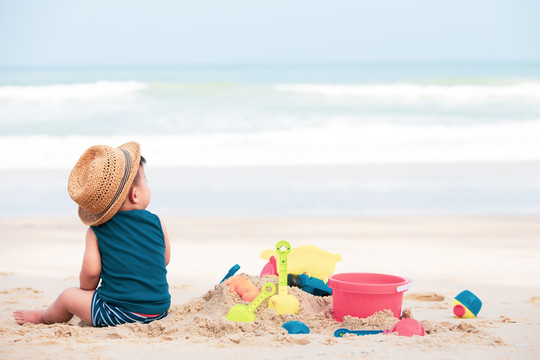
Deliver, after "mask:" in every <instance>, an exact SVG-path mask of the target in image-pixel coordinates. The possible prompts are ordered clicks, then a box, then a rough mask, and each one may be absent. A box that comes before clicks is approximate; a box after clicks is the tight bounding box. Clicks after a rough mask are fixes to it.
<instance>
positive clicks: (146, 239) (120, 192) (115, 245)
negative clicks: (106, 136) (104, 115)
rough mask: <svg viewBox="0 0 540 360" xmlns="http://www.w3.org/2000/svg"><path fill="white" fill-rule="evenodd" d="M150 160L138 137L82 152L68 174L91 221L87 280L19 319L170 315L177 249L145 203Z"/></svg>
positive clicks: (93, 320) (118, 320) (94, 321)
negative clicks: (171, 278) (170, 267)
mask: <svg viewBox="0 0 540 360" xmlns="http://www.w3.org/2000/svg"><path fill="white" fill-rule="evenodd" d="M145 163H146V161H145V159H144V157H142V156H141V151H140V146H139V144H137V143H135V142H129V143H126V144H123V145H121V146H120V147H118V148H112V147H109V146H105V145H96V146H92V147H91V148H89V149H88V150H86V151H85V153H84V154H83V155H82V156H81V158H80V159H79V161H78V162H77V164H76V165H75V167H74V168H73V170H72V171H71V174H70V176H69V181H68V192H69V195H70V196H71V198H72V199H73V200H74V201H75V202H76V203H77V204H78V205H79V217H80V218H81V220H82V222H83V223H84V224H86V225H88V226H89V228H88V230H87V232H86V249H85V252H84V257H83V262H82V268H81V273H80V277H79V281H80V287H74V288H69V289H66V290H64V291H63V292H62V293H61V294H60V295H59V296H58V298H57V299H56V301H54V302H53V303H52V305H50V306H49V307H48V308H46V309H45V310H16V311H14V312H13V317H14V318H15V320H16V321H17V322H18V323H19V324H24V323H27V322H30V323H34V324H39V323H43V324H53V323H59V322H67V321H69V320H70V319H71V318H72V317H73V315H76V316H78V317H79V318H81V319H82V320H84V321H85V322H86V323H88V324H91V325H93V326H114V325H119V324H125V323H132V322H141V323H148V322H151V321H154V320H157V319H161V318H163V317H165V316H166V315H167V311H168V310H169V306H170V301H171V296H170V294H169V285H168V283H167V269H166V266H167V265H168V264H169V259H170V256H171V249H170V244H169V237H168V235H167V231H166V230H165V227H164V226H163V224H162V223H161V221H160V219H159V218H158V217H157V216H156V215H154V214H152V213H150V212H149V211H147V210H145V209H146V207H147V206H148V204H149V203H150V188H149V187H148V185H147V183H146V176H145V173H144V164H145ZM100 280H101V284H100ZM98 285H99V287H98Z"/></svg>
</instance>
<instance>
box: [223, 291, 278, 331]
mask: <svg viewBox="0 0 540 360" xmlns="http://www.w3.org/2000/svg"><path fill="white" fill-rule="evenodd" d="M268 288H270V290H268ZM274 292H276V285H274V284H272V283H271V282H267V283H265V284H264V285H263V287H262V289H261V292H260V293H259V295H257V297H256V298H255V299H253V301H252V302H250V303H249V305H247V306H246V305H240V304H238V305H234V306H233V307H232V308H231V310H229V313H228V314H227V319H228V320H231V321H241V322H252V321H253V320H255V309H256V308H257V307H258V306H259V305H261V303H262V302H263V301H264V300H265V299H266V298H267V297H269V296H270V295H272V294H274Z"/></svg>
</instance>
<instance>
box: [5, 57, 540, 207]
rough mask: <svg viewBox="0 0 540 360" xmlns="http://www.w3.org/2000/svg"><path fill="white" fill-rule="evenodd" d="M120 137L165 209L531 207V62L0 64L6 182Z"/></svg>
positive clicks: (534, 197) (536, 117)
mask: <svg viewBox="0 0 540 360" xmlns="http://www.w3.org/2000/svg"><path fill="white" fill-rule="evenodd" d="M130 140H135V141H138V142H139V143H141V145H142V149H143V154H144V155H145V156H146V157H147V158H148V160H149V166H150V164H151V166H152V167H154V168H155V169H156V173H160V174H162V175H161V176H160V177H158V178H159V179H160V180H159V182H158V184H157V185H160V186H161V187H162V188H164V189H166V190H167V194H175V196H172V197H171V196H162V200H163V201H162V200H159V199H160V197H159V196H158V198H157V200H158V205H159V204H162V205H163V206H164V207H166V208H167V209H169V210H170V212H171V213H181V214H192V213H194V214H203V215H206V214H216V215H220V214H233V215H245V214H255V215H256V214H262V215H266V214H270V215H280V214H284V215H305V214H314V215H333V214H334V215H343V214H345V215H356V214H394V213H399V214H402V213H405V214H409V213H411V214H414V213H467V212H473V213H537V212H540V204H539V203H540V196H538V195H539V194H540V190H539V186H538V181H533V180H532V179H531V177H534V176H536V175H537V172H538V164H539V162H538V161H539V160H540V141H539V140H540V63H364V64H361V63H360V64H289V65H242V64H238V65H182V66H139V67H133V66H131V67H129V66H126V67H107V66H99V67H84V68H81V67H79V68H75V67H53V68H2V69H0V154H2V161H1V162H0V170H1V171H2V172H3V174H4V175H5V176H4V179H11V180H10V181H11V183H10V184H11V186H14V187H17V186H21V185H20V184H21V183H22V182H21V180H20V179H21V176H22V175H21V174H25V173H27V172H28V171H38V170H39V171H41V174H42V175H41V176H42V177H43V176H44V178H47V176H45V175H43V174H57V173H58V174H59V172H60V173H61V174H62V175H61V176H60V175H58V176H60V177H65V174H66V172H67V173H68V172H69V169H70V168H71V167H72V166H73V164H74V163H75V161H76V160H77V158H78V157H79V156H80V154H82V152H83V151H84V150H85V149H86V148H87V147H89V146H91V145H94V144H109V145H114V146H118V145H120V144H121V143H123V142H125V141H130ZM473 165H474V166H473ZM158 169H159V170H158ZM182 169H183V170H182ZM347 169H348V170H347ZM437 169H438V170H437ZM479 169H480V170H479ZM481 169H483V170H481ZM437 171H438V172H437ZM55 172H56V173H55ZM510 172H512V173H510ZM205 174H206V176H209V178H210V180H209V179H208V178H207V177H205ZM188 175H189V176H188ZM50 176H52V178H54V179H52V178H51V179H50V181H49V182H50V185H51V186H53V185H52V184H54V183H56V182H58V181H59V179H56V178H55V176H57V175H50ZM190 177H191V178H192V179H197V181H195V182H193V183H190V181H189V179H190ZM220 177H221V178H223V179H227V180H226V181H225V180H224V181H220V180H219V178H220ZM462 178H466V179H468V180H465V181H461V180H457V179H462ZM186 179H187V181H185V180H186ZM248 179H249V181H248ZM369 179H371V180H369ZM4 181H7V180H4ZM493 182H495V183H497V184H499V183H500V184H501V185H498V186H494V185H493ZM190 184H191V185H190ZM62 186H63V187H65V181H64V180H63V183H62ZM53 187H54V186H53ZM30 191H37V190H30ZM62 191H64V192H65V189H64V188H62ZM49 193H51V192H49ZM52 193H55V192H54V191H53V192H52ZM36 196H47V195H45V194H43V192H39V191H38V192H37V193H36ZM176 197H177V198H178V199H179V200H178V201H175V200H172V199H175V198H176ZM207 197H208V198H207ZM360 198H361V199H363V200H360ZM181 199H183V200H184V204H185V205H184V206H182V205H180V204H182V201H181ZM188 199H189V201H188ZM198 199H199V200H200V199H206V200H204V201H202V203H204V205H201V203H200V202H198V201H197V200H198ZM212 199H215V201H212ZM276 199H282V200H280V201H277V200H276ZM419 199H421V200H419ZM8 200H9V199H8ZM6 201H7V200H6ZM154 203H155V202H154ZM186 203H188V204H189V206H188V205H187V204H186ZM241 204H244V205H241ZM14 207H15V208H17V209H19V210H20V212H23V213H24V210H22V208H21V206H16V205H14ZM4 208H5V207H4ZM60 208H62V207H60ZM62 209H64V208H62ZM64 210H65V209H64ZM64 210H62V211H64ZM58 211H59V212H62V211H60V210H58ZM7 212H8V211H6V210H4V213H7ZM53 212H54V211H53Z"/></svg>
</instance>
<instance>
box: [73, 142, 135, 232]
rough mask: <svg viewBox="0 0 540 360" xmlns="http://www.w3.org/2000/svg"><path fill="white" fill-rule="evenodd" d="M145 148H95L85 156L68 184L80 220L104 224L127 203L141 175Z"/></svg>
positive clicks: (93, 224) (132, 146)
mask: <svg viewBox="0 0 540 360" xmlns="http://www.w3.org/2000/svg"><path fill="white" fill-rule="evenodd" d="M140 160H141V148H140V146H139V144H138V143H136V142H128V143H126V144H123V145H120V146H119V147H118V148H112V147H110V146H107V145H96V146H92V147H91V148H89V149H88V150H86V151H85V152H84V154H82V156H81V158H80V159H79V161H77V164H75V167H74V168H73V170H71V174H70V175H69V180H68V192H69V196H71V198H72V199H73V201H75V202H76V203H77V204H78V205H79V217H80V218H81V220H82V222H83V223H84V224H86V225H89V226H97V225H100V224H103V223H104V222H106V221H107V220H109V219H110V218H112V217H113V216H114V214H116V212H117V211H118V209H120V207H121V206H122V204H123V203H124V200H125V199H126V196H127V194H128V192H129V189H130V188H131V184H132V183H133V179H135V175H137V170H138V169H139V162H140Z"/></svg>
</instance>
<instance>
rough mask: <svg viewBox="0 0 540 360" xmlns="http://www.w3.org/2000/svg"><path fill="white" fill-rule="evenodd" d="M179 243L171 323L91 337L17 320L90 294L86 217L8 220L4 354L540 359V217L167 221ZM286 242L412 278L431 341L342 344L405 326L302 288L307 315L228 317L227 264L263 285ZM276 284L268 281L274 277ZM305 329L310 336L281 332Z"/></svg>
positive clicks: (0, 297) (412, 295) (413, 305)
mask: <svg viewBox="0 0 540 360" xmlns="http://www.w3.org/2000/svg"><path fill="white" fill-rule="evenodd" d="M164 221H165V223H166V225H167V228H168V231H169V235H170V237H171V241H172V251H173V253H172V260H171V263H170V265H169V284H170V289H171V295H172V307H171V310H170V314H169V316H168V317H167V318H165V319H163V320H160V321H156V322H154V323H151V324H149V325H140V324H137V325H122V326H117V327H114V328H100V329H96V328H92V327H89V326H86V325H84V324H83V323H82V322H81V321H80V320H79V319H77V318H74V319H73V320H72V321H70V323H69V324H57V325H49V326H47V325H31V324H26V325H23V326H20V325H18V324H17V323H16V322H15V321H14V320H13V318H12V315H11V313H12V311H13V310H15V309H41V308H45V307H46V306H47V305H48V304H50V303H51V302H52V301H53V300H54V299H55V298H56V296H57V295H58V294H59V292H60V291H61V290H62V289H64V288H66V287H71V286H77V285H78V272H79V270H80V264H81V257H82V252H83V249H84V229H85V228H84V226H83V225H82V224H81V223H80V221H79V220H78V219H77V218H76V217H39V218H38V217H33V218H29V217H26V218H24V217H20V218H2V219H0V226H1V227H2V231H1V233H0V244H2V245H1V246H2V251H1V252H0V301H1V303H2V305H3V306H2V309H3V311H2V316H1V317H0V332H1V335H2V336H1V340H0V342H1V343H0V358H2V359H28V358H39V359H48V358H58V357H61V358H64V359H81V358H85V359H86V358H88V359H112V358H114V359H130V360H132V359H147V358H157V357H159V358H162V359H178V358H190V359H191V358H193V359H215V358H222V359H239V358H245V357H252V358H255V357H256V358H260V359H293V358H294V359H298V358H301V359H308V358H309V359H311V358H313V357H322V358H362V359H383V358H384V359H387V358H395V359H411V358H417V359H450V358H464V359H478V358H490V359H537V358H538V356H539V355H540V342H539V341H538V338H539V336H540V263H539V262H538V259H539V258H540V240H539V239H540V217H538V216H512V217H510V216H506V217H504V216H500V217H474V216H468V217H284V218H247V217H237V218H210V217H191V218H190V217H168V218H164ZM279 240H287V241H289V242H290V243H291V245H292V246H293V247H295V246H301V245H316V246H318V247H320V248H321V249H324V250H327V251H330V252H333V253H338V254H341V255H342V258H343V260H342V261H341V262H338V263H337V266H336V273H341V272H376V273H384V274H393V275H399V276H404V277H408V278H411V279H412V280H413V283H412V287H411V288H410V290H408V291H407V292H406V293H405V298H404V302H403V308H404V309H407V312H408V313H409V314H410V316H412V317H413V318H415V319H416V320H418V321H420V323H421V324H422V325H423V326H424V328H425V330H426V335H425V336H424V337H420V336H414V337H412V338H409V337H401V336H398V335H396V334H390V335H382V334H380V335H369V336H361V337H360V336H346V337H343V338H335V337H334V336H333V332H334V331H335V330H336V329H338V328H340V327H347V326H348V327H350V328H351V329H352V328H356V329H376V328H379V329H380V328H381V327H387V326H391V325H392V323H393V322H395V321H397V319H393V318H391V317H390V318H389V317H385V316H384V314H382V315H381V314H379V316H378V318H373V319H372V318H369V319H368V320H364V321H354V319H346V321H345V322H344V323H339V322H337V321H335V320H334V319H333V317H332V302H331V298H329V297H328V298H320V297H315V296H312V295H309V294H307V293H305V292H303V291H302V290H299V289H296V288H290V293H292V294H295V295H296V296H297V297H298V298H299V300H300V312H299V314H298V315H279V316H278V315H276V314H275V313H274V311H273V310H272V309H267V308H266V302H264V303H263V304H262V305H261V306H260V307H259V308H258V309H257V311H256V315H257V319H256V320H255V322H253V323H246V324H242V323H234V322H231V321H229V320H227V319H226V318H225V316H226V314H227V312H228V309H229V308H230V306H231V304H235V303H239V302H241V300H239V299H240V298H239V297H238V295H236V293H232V294H231V293H229V292H228V289H227V287H226V286H225V285H224V284H220V285H218V282H219V281H220V280H221V279H222V278H223V276H224V275H225V273H226V272H227V271H228V269H229V268H230V267H231V266H232V265H234V264H239V265H240V266H241V269H240V271H239V273H238V274H242V275H243V276H248V277H250V278H251V279H252V280H253V282H254V283H258V282H262V281H263V280H264V279H265V278H263V279H259V278H258V275H259V274H260V271H261V269H262V267H263V266H264V264H265V260H263V259H261V258H260V257H259V255H260V253H261V251H262V250H265V249H269V248H273V247H274V245H275V244H276V243H277V242H278V241H279ZM264 281H266V280H264ZM466 289H467V290H470V291H472V292H473V293H474V294H476V295H477V296H478V297H479V298H480V299H481V300H482V302H483V306H482V309H481V311H480V312H479V314H478V317H477V318H474V319H459V318H455V317H454V315H453V312H452V306H451V303H452V299H453V297H454V296H456V295H457V294H458V293H459V292H461V291H462V290H466ZM288 320H299V321H302V322H304V323H305V324H306V325H308V326H309V327H310V330H311V333H310V334H302V335H300V334H297V335H290V334H288V333H287V332H286V331H285V330H284V329H281V324H283V323H284V322H285V321H288Z"/></svg>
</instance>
